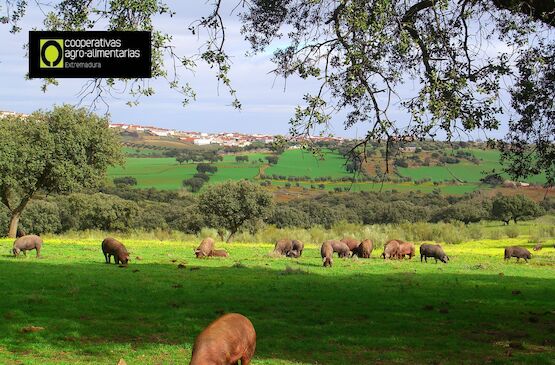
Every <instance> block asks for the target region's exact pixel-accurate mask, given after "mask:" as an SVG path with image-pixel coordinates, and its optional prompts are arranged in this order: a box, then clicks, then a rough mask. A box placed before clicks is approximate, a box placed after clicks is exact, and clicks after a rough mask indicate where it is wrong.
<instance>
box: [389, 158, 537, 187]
mask: <svg viewBox="0 0 555 365" xmlns="http://www.w3.org/2000/svg"><path fill="white" fill-rule="evenodd" d="M464 151H467V152H470V153H472V154H473V155H474V156H475V157H476V158H478V159H480V164H479V165H476V164H474V163H471V162H469V161H467V160H461V162H460V163H458V164H446V165H445V166H421V167H409V168H405V167H398V168H397V170H398V171H399V173H400V174H401V175H402V176H410V177H411V178H413V179H414V180H420V179H424V178H430V179H432V181H437V182H441V181H445V180H453V179H457V180H460V181H466V182H468V183H474V184H479V183H480V179H481V178H483V177H484V176H485V175H486V174H488V173H490V172H491V171H493V170H495V171H496V172H497V173H500V172H501V164H500V162H499V158H500V153H499V151H490V150H480V149H465V150H464ZM502 176H504V177H505V178H506V179H508V178H509V177H508V176H507V175H506V174H502ZM525 181H526V182H530V183H544V182H545V174H543V175H539V176H534V177H531V178H528V179H526V180H525Z"/></svg>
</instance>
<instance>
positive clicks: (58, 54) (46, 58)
mask: <svg viewBox="0 0 555 365" xmlns="http://www.w3.org/2000/svg"><path fill="white" fill-rule="evenodd" d="M63 67H64V41H63V39H41V40H40V68H63Z"/></svg>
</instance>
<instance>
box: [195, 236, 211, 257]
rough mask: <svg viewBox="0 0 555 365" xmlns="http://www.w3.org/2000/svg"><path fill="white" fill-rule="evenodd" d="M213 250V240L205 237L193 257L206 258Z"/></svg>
mask: <svg viewBox="0 0 555 365" xmlns="http://www.w3.org/2000/svg"><path fill="white" fill-rule="evenodd" d="M213 250H214V240H213V239H212V238H210V237H207V238H205V239H203V240H202V241H201V243H200V245H199V246H198V247H197V249H196V250H195V255H196V257H197V258H200V257H208V256H210V253H211V252H212V251H213Z"/></svg>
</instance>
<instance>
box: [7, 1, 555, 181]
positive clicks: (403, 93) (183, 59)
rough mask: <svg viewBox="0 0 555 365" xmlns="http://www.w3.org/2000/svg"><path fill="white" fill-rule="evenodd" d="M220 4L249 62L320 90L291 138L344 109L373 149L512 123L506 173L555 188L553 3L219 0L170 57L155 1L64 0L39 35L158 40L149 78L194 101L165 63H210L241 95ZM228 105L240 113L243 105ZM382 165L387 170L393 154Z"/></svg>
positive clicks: (17, 13)
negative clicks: (184, 48) (187, 44)
mask: <svg viewBox="0 0 555 365" xmlns="http://www.w3.org/2000/svg"><path fill="white" fill-rule="evenodd" d="M6 3H7V4H8V5H9V6H7V7H6V9H7V12H6V15H5V17H4V18H3V19H2V20H3V22H5V23H9V24H10V25H11V27H12V28H11V29H12V31H17V30H18V26H17V24H18V21H19V20H20V19H21V17H22V16H23V15H24V13H25V10H26V7H27V6H28V5H27V1H24V0H7V1H6ZM224 3H225V5H231V7H232V8H233V6H235V5H236V6H235V7H234V8H233V9H234V14H235V15H236V16H237V17H238V18H239V20H240V21H241V23H242V33H243V35H244V37H245V39H246V40H247V41H249V42H250V47H251V50H250V51H251V52H250V53H251V54H256V53H261V52H264V51H267V50H268V49H269V48H271V49H275V45H274V43H273V42H274V41H275V40H276V39H281V40H280V44H282V45H283V46H282V47H280V48H278V49H277V50H275V52H274V55H273V58H272V60H273V62H274V64H275V68H274V69H273V72H274V73H275V74H276V75H278V76H281V77H284V78H288V77H292V76H298V77H301V78H305V79H306V78H314V79H316V80H317V81H318V82H319V83H320V87H319V89H318V90H317V91H316V92H315V93H313V94H307V95H305V97H304V101H303V102H302V103H301V105H299V107H297V109H296V112H295V114H294V115H293V117H292V119H291V122H290V124H291V134H292V135H293V136H294V137H298V136H303V135H307V134H308V133H310V132H311V131H313V130H314V129H316V128H320V127H322V126H324V127H325V126H327V124H328V123H329V121H330V119H331V118H332V116H333V115H335V114H336V113H338V112H343V113H345V114H344V115H346V117H345V119H344V125H345V128H352V127H353V126H355V125H356V124H359V123H361V124H364V125H366V126H367V128H368V133H367V135H366V136H365V138H363V140H362V141H361V145H364V146H366V144H368V143H369V142H371V141H384V143H385V144H386V147H389V145H390V144H391V143H393V142H395V141H399V140H402V141H406V140H409V141H410V140H414V139H421V138H429V137H431V138H436V137H446V138H448V139H454V138H459V137H460V136H462V135H465V134H468V133H470V132H473V131H477V130H479V131H492V130H497V129H499V128H500V123H501V122H502V121H503V122H506V123H508V133H507V135H506V136H505V137H504V138H502V139H499V140H496V139H492V140H491V141H490V143H491V145H492V146H496V147H497V148H499V149H500V150H501V152H502V157H503V160H504V162H505V164H506V165H505V169H506V171H507V172H509V173H510V174H511V175H512V176H513V177H514V178H522V177H525V176H529V175H533V174H538V173H540V172H544V173H545V174H546V177H547V181H548V184H549V185H553V184H554V183H555V158H554V157H555V147H554V142H555V118H554V115H555V105H554V101H553V97H552V95H553V93H554V91H555V66H554V65H555V62H554V61H555V44H554V43H555V42H554V39H555V38H554V37H553V36H552V30H553V27H554V26H555V3H554V2H553V1H542V0H460V1H448V0H409V1H406V0H403V1H401V0H310V1H309V0H281V1H275V0H252V1H244V0H230V1H228V2H224V1H223V0H212V1H211V2H210V4H211V5H212V7H211V11H210V12H209V13H208V14H207V15H206V16H205V17H202V18H200V19H199V20H198V21H196V22H194V23H193V24H191V25H189V30H190V31H191V32H192V33H193V34H201V33H202V36H203V38H202V39H204V40H205V43H204V45H203V47H201V48H200V51H199V53H198V54H196V55H176V54H174V52H173V50H174V49H173V47H172V46H171V36H169V35H167V34H165V33H163V32H161V31H159V30H157V29H155V28H154V26H153V23H152V18H153V16H155V15H159V14H162V15H171V16H174V15H176V14H174V13H173V12H172V11H171V9H170V7H168V6H167V5H166V4H164V3H162V2H160V1H156V0H112V1H106V0H105V1H97V2H91V1H88V0H71V1H69V0H60V1H58V2H54V6H53V7H52V9H51V11H49V12H46V16H45V19H44V25H45V28H46V29H52V30H78V29H90V28H94V27H95V26H97V24H106V26H107V27H108V28H109V29H115V30H116V29H117V30H153V31H154V35H153V47H154V50H153V51H154V53H153V54H154V58H153V60H154V64H153V75H154V76H155V77H159V78H160V77H163V78H167V79H168V80H169V82H170V85H171V87H173V88H175V89H177V90H179V91H180V92H182V93H183V94H184V101H185V102H188V101H190V100H191V99H192V98H194V91H193V90H191V88H190V87H188V86H187V84H186V83H185V84H182V83H181V82H180V80H179V79H178V77H177V75H175V74H174V73H173V72H172V71H173V70H175V68H174V67H173V65H172V64H170V65H166V64H164V55H170V56H171V57H170V59H171V60H172V61H173V62H175V63H178V64H181V65H184V66H185V67H188V68H191V67H194V66H195V64H196V62H198V61H204V62H207V63H208V64H209V65H210V66H213V69H214V70H216V78H217V79H218V80H219V81H220V82H222V83H223V84H224V85H225V86H226V87H227V88H228V90H229V92H230V93H231V95H232V96H234V97H235V90H234V89H233V87H232V82H233V80H231V79H230V78H229V69H230V67H231V63H230V57H229V55H228V54H227V53H226V48H225V46H226V43H225V41H226V27H225V23H224V21H225V20H226V19H227V18H226V17H225V16H223V15H222V13H223V10H222V9H223V8H224ZM99 19H103V20H104V21H105V23H98V22H99ZM176 19H178V18H176ZM176 21H179V20H176ZM183 26H184V27H185V26H187V24H184V25H183ZM172 75H173V76H172ZM47 82H53V81H52V80H48V81H47ZM133 85H134V87H132V88H131V95H133V96H137V95H150V94H151V93H153V92H154V90H152V88H150V87H148V85H145V84H144V83H143V82H142V81H141V80H135V81H134V82H133ZM90 86H91V87H92V90H93V91H94V92H96V93H97V94H98V95H100V94H102V92H103V91H105V90H106V89H111V88H113V87H114V80H94V81H91V84H90ZM233 105H234V106H235V107H240V106H241V104H240V101H239V100H237V99H236V98H235V100H234V102H233ZM399 109H400V110H401V112H402V113H404V115H405V116H402V117H400V116H399ZM342 115H343V114H342ZM385 157H386V167H388V166H389V163H388V162H387V159H388V157H389V154H388V153H386V155H385Z"/></svg>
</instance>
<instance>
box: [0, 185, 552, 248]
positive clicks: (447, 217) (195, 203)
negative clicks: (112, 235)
mask: <svg viewBox="0 0 555 365" xmlns="http://www.w3.org/2000/svg"><path fill="white" fill-rule="evenodd" d="M101 190H102V192H99V193H73V194H69V195H51V196H48V197H41V198H40V199H36V200H32V201H31V202H30V203H29V204H28V206H27V208H26V209H25V211H24V212H23V215H22V219H21V222H20V226H21V227H22V228H23V229H24V230H25V231H26V232H29V233H38V234H42V233H47V232H53V233H61V232H66V231H80V230H87V229H99V230H106V231H126V230H129V229H142V230H156V229H161V230H179V231H183V232H186V233H198V232H199V231H200V230H201V229H202V228H204V227H211V228H216V229H217V230H218V232H219V234H220V236H221V238H222V239H226V240H228V241H229V240H231V239H232V238H233V236H234V235H235V234H236V233H237V232H240V231H243V230H249V231H251V232H255V231H256V230H257V229H259V228H260V227H261V226H262V225H263V224H273V225H276V226H277V227H279V228H283V227H301V228H310V227H312V226H315V225H319V226H323V227H326V228H329V227H331V226H333V225H334V224H336V223H338V222H341V221H346V222H350V223H357V224H392V223H403V222H440V221H445V222H452V221H461V222H464V223H465V224H468V223H473V222H479V221H481V220H483V219H496V220H500V221H503V222H505V223H506V224H509V222H510V221H514V222H515V223H517V222H519V221H521V220H525V219H531V218H533V217H537V216H539V215H542V214H544V213H545V212H551V213H555V200H554V199H545V200H544V201H542V202H541V204H537V203H535V202H534V201H532V200H530V199H528V198H526V197H524V196H519V195H516V196H502V195H499V196H496V197H495V198H493V199H490V198H485V197H482V196H480V195H467V196H463V197H445V196H443V195H441V194H440V193H437V192H435V193H430V194H422V193H412V192H411V193H395V192H385V193H381V194H378V193H369V192H361V193H349V194H341V195H330V194H322V195H320V196H318V197H316V198H311V199H307V200H296V201H291V202H286V203H280V204H277V205H276V204H275V203H274V201H273V199H272V196H271V195H270V194H269V193H268V192H267V191H265V190H264V189H263V188H260V187H258V186H256V185H254V184H252V183H250V182H248V181H238V182H231V181H230V182H226V183H223V184H217V185H212V186H210V187H208V188H207V189H205V190H204V191H203V192H202V193H200V194H199V195H194V196H193V195H180V194H178V193H175V192H161V191H156V190H152V189H149V190H138V189H133V188H131V187H130V186H128V185H120V186H118V187H106V188H102V189H101ZM9 216H10V212H9V211H8V210H7V209H5V208H2V209H0V227H7V223H8V221H9Z"/></svg>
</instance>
